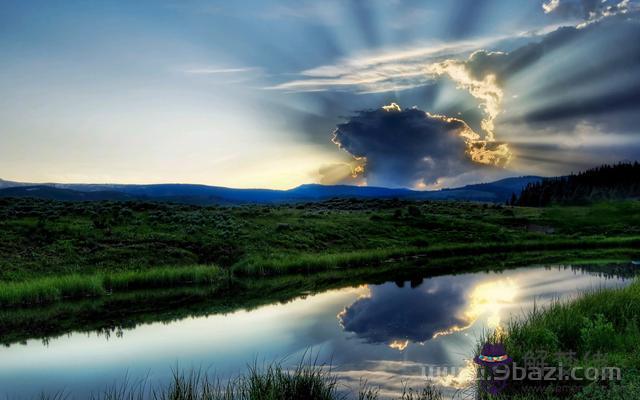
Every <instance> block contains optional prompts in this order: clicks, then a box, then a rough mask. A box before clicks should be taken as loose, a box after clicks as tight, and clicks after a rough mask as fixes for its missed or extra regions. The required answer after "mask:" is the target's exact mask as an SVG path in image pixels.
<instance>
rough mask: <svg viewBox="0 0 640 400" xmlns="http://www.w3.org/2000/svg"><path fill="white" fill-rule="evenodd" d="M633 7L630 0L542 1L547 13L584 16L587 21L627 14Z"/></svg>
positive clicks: (572, 16)
mask: <svg viewBox="0 0 640 400" xmlns="http://www.w3.org/2000/svg"><path fill="white" fill-rule="evenodd" d="M631 8H632V4H631V1H630V0H619V1H607V0H549V1H548V2H545V3H542V10H543V11H544V12H545V14H555V15H559V16H561V17H564V18H582V19H584V20H586V21H590V20H597V19H600V18H602V17H609V16H612V15H617V14H625V13H627V12H629V11H630V9H631Z"/></svg>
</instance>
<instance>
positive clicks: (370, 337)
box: [338, 277, 471, 350]
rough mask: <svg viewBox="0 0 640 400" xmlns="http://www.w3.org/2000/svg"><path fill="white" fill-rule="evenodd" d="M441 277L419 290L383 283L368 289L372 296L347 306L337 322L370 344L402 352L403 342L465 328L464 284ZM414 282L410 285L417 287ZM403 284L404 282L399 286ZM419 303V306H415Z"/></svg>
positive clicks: (465, 281) (419, 287) (426, 283)
mask: <svg viewBox="0 0 640 400" xmlns="http://www.w3.org/2000/svg"><path fill="white" fill-rule="evenodd" d="M470 282H471V280H470V279H462V283H461V282H453V281H451V280H450V279H449V278H445V277H441V278H436V279H429V280H427V281H425V282H423V283H422V284H420V285H419V286H418V287H416V288H414V289H411V288H409V287H398V286H396V285H394V284H385V285H380V286H373V287H371V295H370V296H369V297H363V298H361V299H358V300H357V301H355V302H354V303H353V304H351V305H350V306H348V307H346V308H345V309H344V310H343V311H342V312H341V313H340V314H339V315H338V319H339V321H340V324H341V325H342V326H343V328H344V330H345V331H348V332H354V333H355V334H356V335H357V336H358V337H360V338H362V339H364V340H366V341H367V342H370V343H385V344H388V345H390V346H393V347H392V348H395V349H398V350H401V349H402V346H405V345H406V344H405V343H407V342H406V341H410V342H425V341H427V340H430V339H431V338H432V337H433V336H434V335H436V334H437V333H438V332H443V331H449V330H451V329H452V328H454V327H459V326H466V325H467V324H468V322H469V321H468V320H467V319H466V318H465V317H464V315H463V313H462V312H463V310H464V308H465V306H466V304H467V298H466V291H465V290H464V284H467V283H470ZM418 284H419V282H414V283H413V284H412V286H416V285H418ZM402 285H404V283H402ZM416 304H420V307H416Z"/></svg>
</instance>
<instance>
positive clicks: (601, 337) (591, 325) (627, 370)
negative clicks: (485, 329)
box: [488, 280, 640, 400]
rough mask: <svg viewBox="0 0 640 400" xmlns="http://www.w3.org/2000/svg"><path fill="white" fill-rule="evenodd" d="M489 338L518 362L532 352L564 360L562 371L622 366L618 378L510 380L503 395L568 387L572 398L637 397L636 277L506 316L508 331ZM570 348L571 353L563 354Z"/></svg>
mask: <svg viewBox="0 0 640 400" xmlns="http://www.w3.org/2000/svg"><path fill="white" fill-rule="evenodd" d="M488 340H489V341H499V342H502V343H504V345H505V347H506V350H507V353H508V354H509V355H510V356H511V357H512V358H513V359H514V361H515V362H516V363H517V364H518V365H519V366H523V365H524V364H525V360H526V357H527V356H528V355H530V354H533V353H535V354H545V355H546V358H545V361H546V362H547V363H548V365H550V366H558V365H563V367H564V370H565V371H568V370H569V368H572V367H580V368H583V369H584V368H586V367H597V368H608V367H618V368H620V369H621V370H622V378H623V380H622V382H616V381H613V382H611V381H602V382H597V381H596V382H591V381H585V380H580V381H576V380H570V381H542V382H540V381H538V382H532V381H528V380H524V381H510V382H509V385H508V389H507V392H506V393H505V394H504V396H503V397H501V398H510V399H511V398H513V399H529V398H534V397H535V396H534V394H535V393H547V394H548V395H549V397H545V398H550V399H556V398H567V397H566V395H565V396H561V395H558V394H557V393H558V392H559V391H560V390H565V391H566V388H567V387H568V386H571V388H572V391H573V393H572V394H571V395H572V396H573V397H570V398H576V399H606V400H617V399H632V398H638V397H637V396H638V393H640V392H638V391H639V390H640V371H639V367H640V350H639V347H638V346H639V345H640V280H636V281H635V282H634V283H632V284H631V285H629V286H628V287H625V288H621V289H606V290H605V289H602V290H597V291H594V292H591V293H586V294H584V295H583V296H581V297H579V298H578V299H576V300H574V301H571V302H566V301H563V302H561V301H558V302H555V303H553V304H551V305H550V306H548V307H546V308H539V307H536V308H534V309H533V310H532V311H531V312H530V313H529V314H527V315H526V316H525V318H523V319H514V320H512V321H510V323H509V324H508V327H507V329H506V333H494V334H493V335H492V336H490V337H489V339H488ZM532 352H533V353H532ZM569 352H571V353H572V355H573V357H570V358H567V356H566V354H568V353H569ZM554 394H555V395H554ZM537 398H539V397H537Z"/></svg>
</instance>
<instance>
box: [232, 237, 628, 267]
mask: <svg viewBox="0 0 640 400" xmlns="http://www.w3.org/2000/svg"><path fill="white" fill-rule="evenodd" d="M637 248H640V238H639V237H625V238H603V237H593V238H579V239H554V238H550V239H546V240H536V241H523V242H505V243H470V244H455V245H436V246H430V247H402V248H394V247H390V248H379V249H367V250H357V251H350V252H341V253H323V254H308V253H303V254H284V255H279V256H272V257H270V258H264V257H252V258H249V259H245V260H243V261H241V262H239V263H237V264H236V265H235V266H234V269H233V271H234V272H235V273H237V274H239V275H283V274H290V273H300V272H306V273H311V272H317V271H320V270H327V269H339V268H350V267H362V266H364V265H367V264H371V263H376V262H381V261H394V260H396V259H403V258H411V257H418V256H420V257H425V258H428V259H436V258H447V257H458V256H466V255H483V254H497V253H518V252H532V251H537V252H553V251H562V250H583V249H586V250H593V249H630V251H631V249H637Z"/></svg>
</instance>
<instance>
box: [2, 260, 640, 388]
mask: <svg viewBox="0 0 640 400" xmlns="http://www.w3.org/2000/svg"><path fill="white" fill-rule="evenodd" d="M629 282H630V280H629V279H624V278H621V277H611V276H603V275H601V274H597V273H591V272H587V271H582V270H576V269H572V268H567V267H546V268H545V267H529V268H519V269H513V270H508V271H503V272H479V273H468V274H460V275H445V276H439V277H432V278H417V279H414V280H412V281H403V282H388V283H384V284H377V285H362V286H359V287H351V288H345V289H340V290H331V291H327V292H324V293H321V294H316V295H312V296H308V297H306V298H298V299H294V300H292V301H290V302H288V303H286V304H273V305H268V306H263V307H260V308H257V309H254V310H250V311H237V312H234V313H230V314H226V315H213V316H208V317H197V318H185V319H182V320H179V321H175V322H171V323H151V324H146V325H140V326H137V327H136V328H134V329H129V330H123V331H122V332H121V333H120V334H118V335H112V336H105V335H99V334H95V333H89V334H87V333H70V334H68V335H65V336H62V337H58V338H54V339H51V340H47V341H44V342H43V341H42V340H29V341H27V342H26V343H24V344H14V345H11V346H8V347H4V348H0V394H2V395H3V396H2V397H8V398H20V399H22V398H32V397H34V396H36V395H38V394H39V393H41V392H59V391H65V392H66V393H67V394H69V395H70V396H71V397H72V398H85V397H86V396H87V395H88V394H89V393H91V392H96V391H99V390H101V389H104V388H105V387H107V386H112V385H113V384H114V383H116V382H118V381H122V379H123V378H124V377H125V375H126V376H127V378H128V379H129V380H130V381H136V380H139V379H147V381H148V382H149V383H150V384H152V385H154V384H166V383H167V382H168V381H169V378H170V375H171V369H172V368H176V367H179V368H180V369H183V368H184V369H189V368H198V369H203V370H207V371H209V372H210V373H215V374H217V375H218V376H219V377H221V378H225V377H231V376H234V375H236V374H238V373H241V372H243V371H245V369H246V365H247V363H252V362H254V361H258V362H259V363H262V362H269V361H272V360H279V361H282V360H284V363H285V364H292V363H295V362H297V361H298V360H299V359H300V357H302V356H303V355H304V354H305V353H307V354H308V353H309V352H312V353H313V354H314V356H315V357H318V361H319V362H321V363H329V362H330V363H331V364H332V365H333V368H334V370H335V371H336V372H338V373H339V374H340V376H341V378H342V382H343V383H344V387H345V390H348V388H349V387H352V388H356V389H357V387H358V384H359V382H360V379H361V378H365V379H367V380H368V381H369V383H371V384H374V385H379V386H380V387H381V388H382V391H381V394H391V393H393V392H394V391H397V390H398V389H399V388H400V387H401V385H402V382H403V381H405V382H409V384H415V385H419V384H420V383H421V382H422V379H423V378H422V373H423V371H426V370H428V367H429V366H447V367H456V368H458V369H459V371H454V373H452V374H451V376H448V377H444V378H442V379H440V383H442V384H444V385H447V386H448V387H450V388H456V387H463V386H465V385H466V384H468V382H466V379H465V369H464V367H465V366H467V365H468V362H469V361H468V360H469V358H470V356H471V354H472V352H473V349H474V348H475V346H476V343H477V341H478V338H479V337H480V336H481V335H482V333H483V331H485V330H487V329H494V328H496V327H498V326H501V325H502V324H504V322H505V321H507V320H508V319H509V318H512V317H519V316H521V315H523V314H524V313H525V312H527V311H528V310H530V309H531V308H532V307H533V305H534V302H535V303H536V304H538V305H543V304H547V303H549V302H550V301H553V300H554V299H558V298H569V297H571V296H575V295H576V294H578V293H580V292H583V291H585V290H593V289H597V288H602V287H615V286H621V285H625V284H627V283H629Z"/></svg>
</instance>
